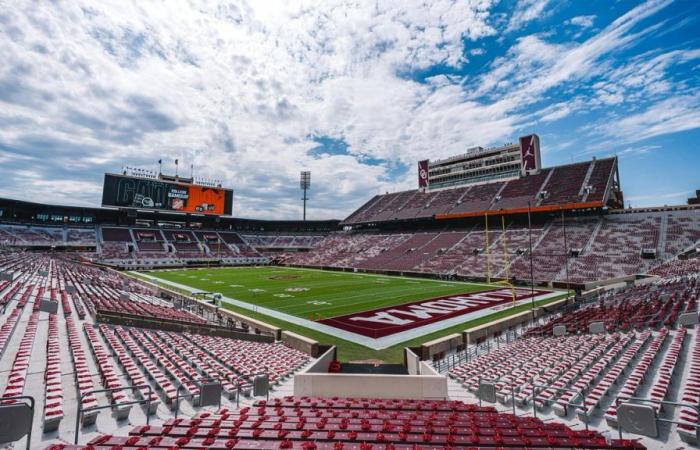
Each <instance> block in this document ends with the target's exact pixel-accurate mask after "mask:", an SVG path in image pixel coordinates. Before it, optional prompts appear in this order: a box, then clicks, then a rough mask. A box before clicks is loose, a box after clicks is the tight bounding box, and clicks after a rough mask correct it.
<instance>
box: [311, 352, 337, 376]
mask: <svg viewBox="0 0 700 450" xmlns="http://www.w3.org/2000/svg"><path fill="white" fill-rule="evenodd" d="M335 358H336V348H335V347H331V348H329V349H328V350H327V351H326V352H325V353H324V354H323V355H321V356H320V357H319V358H318V359H317V360H316V362H314V363H313V364H312V365H310V366H309V367H307V368H306V370H305V371H304V373H325V374H327V373H328V367H329V366H330V365H331V363H332V362H333V361H335Z"/></svg>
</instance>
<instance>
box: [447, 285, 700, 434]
mask: <svg viewBox="0 0 700 450" xmlns="http://www.w3.org/2000/svg"><path fill="white" fill-rule="evenodd" d="M698 301H700V278H698V276H697V275H695V276H685V277H676V278H670V279H666V280H662V281H657V282H654V283H651V284H644V285H640V286H636V287H632V288H621V289H614V290H611V291H609V292H607V293H605V294H603V295H601V296H599V297H598V298H596V299H594V300H593V301H592V303H590V304H589V305H588V306H584V307H581V308H579V309H576V310H573V311H565V312H563V313H562V314H561V315H559V316H558V317H555V318H554V319H552V320H549V321H547V322H546V323H545V324H542V325H539V326H536V327H532V328H530V329H528V330H527V332H525V333H524V335H523V336H524V337H523V338H521V339H518V340H516V341H514V342H512V343H510V344H505V345H500V346H499V347H498V348H496V349H491V350H490V351H489V352H488V353H486V352H483V353H481V354H480V353H479V352H477V353H476V356H475V357H472V358H471V359H470V360H469V361H464V362H460V363H457V364H455V365H454V366H453V367H451V368H450V369H449V375H450V377H451V378H453V379H454V380H456V381H457V382H458V383H459V384H460V385H461V386H462V388H463V389H465V391H466V392H467V393H468V394H467V396H468V398H476V397H474V394H475V393H477V391H478V388H479V384H480V382H481V380H489V381H490V382H494V383H495V387H496V392H497V393H496V397H497V401H498V403H499V404H501V405H504V406H508V407H511V408H514V409H513V410H514V411H525V410H531V409H532V408H536V409H537V410H538V411H540V412H541V414H546V413H547V412H548V411H549V412H551V413H552V414H554V415H555V416H556V417H561V418H563V420H580V421H583V422H587V423H589V424H590V425H591V426H596V427H597V429H605V428H606V427H611V428H613V429H614V428H617V427H618V426H619V423H618V418H617V409H616V406H617V403H616V402H617V401H622V400H624V399H626V398H629V397H644V398H649V399H651V400H652V401H654V402H657V403H651V405H652V407H653V408H654V409H655V410H656V411H657V413H665V415H666V416H668V417H671V418H676V419H678V420H682V421H684V422H691V423H696V422H697V417H698V416H697V413H696V412H695V410H693V408H692V407H685V406H681V407H677V408H672V407H669V405H668V404H666V405H664V404H662V403H658V402H666V401H674V399H676V398H678V401H680V402H682V403H685V404H689V405H695V406H697V405H699V404H700V395H699V393H698V390H697V380H696V379H697V376H698V373H697V363H698V354H697V353H698V352H697V348H698V331H697V330H692V331H689V329H687V328H685V327H683V326H680V325H679V322H678V321H679V316H680V315H681V314H683V313H691V314H694V315H696V316H697V305H698ZM596 322H600V323H601V324H603V329H602V331H603V332H602V333H598V334H595V333H589V326H590V324H591V323H596ZM557 327H564V331H563V333H564V334H565V335H563V336H555V334H557V333H553V330H554V329H555V328H557ZM561 332H562V331H561V330H560V334H561ZM686 365H689V366H690V367H689V368H687V369H684V366H686ZM513 402H514V403H513ZM664 409H665V411H664ZM601 418H602V419H604V420H603V421H601ZM672 433H674V434H673V437H672V439H675V440H678V442H681V441H682V442H684V443H690V444H697V440H696V433H695V429H694V428H693V427H689V426H687V425H677V426H675V427H674V430H673V431H672ZM669 445H670V444H669ZM658 448H661V447H658ZM664 448H666V447H664Z"/></svg>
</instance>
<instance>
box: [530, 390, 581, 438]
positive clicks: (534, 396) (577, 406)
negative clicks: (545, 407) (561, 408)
mask: <svg viewBox="0 0 700 450" xmlns="http://www.w3.org/2000/svg"><path fill="white" fill-rule="evenodd" d="M543 390H553V391H557V392H573V393H574V394H576V396H574V397H571V398H572V399H575V398H577V397H581V403H572V402H571V401H568V402H566V403H565V404H566V405H567V406H572V407H573V408H574V409H581V410H583V417H584V419H585V420H584V423H585V424H586V431H588V422H589V420H588V410H587V409H586V394H585V393H584V391H581V390H578V389H571V388H558V387H554V386H553V385H547V384H533V390H532V415H533V417H535V418H537V405H536V400H537V394H538V392H540V391H543ZM546 401H550V400H546Z"/></svg>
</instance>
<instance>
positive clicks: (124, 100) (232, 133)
mask: <svg viewBox="0 0 700 450" xmlns="http://www.w3.org/2000/svg"><path fill="white" fill-rule="evenodd" d="M490 6H491V1H490V0H475V1H470V2H453V1H450V0H440V1H436V2H431V3H430V4H426V3H425V2H422V1H419V0H414V1H396V2H380V3H377V2H374V1H366V2H347V1H343V0H334V1H322V2H321V1H304V2H286V1H265V2H245V1H237V2H224V1H201V2H191V3H190V2H172V3H169V5H168V7H167V8H163V7H162V5H160V4H157V3H150V2H113V3H110V2H91V1H87V0H83V1H77V2H68V3H50V4H48V3H47V4H44V5H42V6H41V7H37V5H36V4H35V3H33V2H30V1H24V2H16V3H15V4H13V8H7V9H5V10H4V11H3V12H1V13H0V35H3V36H8V38H5V37H3V38H2V40H0V58H1V59H2V60H3V61H5V62H8V63H7V64H3V65H2V66H0V104H2V108H0V124H2V126H0V158H2V159H4V160H7V161H8V164H6V165H5V166H4V169H0V172H2V182H0V186H1V187H2V188H3V190H4V192H10V187H12V189H16V191H15V192H17V194H19V195H18V196H19V197H20V198H28V196H27V194H26V192H31V190H30V189H29V187H30V186H31V185H32V184H34V180H36V179H43V178H46V179H50V180H54V181H55V182H56V183H69V182H71V181H76V184H74V185H75V186H79V184H78V183H88V184H87V185H89V186H90V189H87V188H86V189H85V191H89V192H90V194H89V195H83V196H76V195H75V193H74V192H72V191H71V192H69V191H67V190H60V189H59V190H56V191H55V192H53V193H52V196H51V201H55V202H65V203H76V202H79V203H82V204H86V203H87V204H92V205H95V204H96V203H97V202H98V199H99V189H97V188H96V187H97V186H99V183H100V181H101V173H100V172H101V171H105V170H118V168H119V167H120V166H121V165H122V164H125V163H126V164H131V165H146V166H148V165H150V166H153V165H154V164H155V161H157V160H158V159H160V158H162V159H164V160H165V161H166V162H168V163H169V165H170V167H168V168H169V169H170V170H172V163H171V162H172V161H173V160H174V159H175V158H179V159H180V161H181V162H185V163H186V164H189V163H190V162H191V163H193V164H194V165H195V168H196V171H197V173H199V174H200V175H202V176H205V175H206V176H208V177H210V178H220V179H223V180H225V182H226V184H228V185H230V186H232V187H234V188H235V189H236V192H237V194H236V204H235V207H236V214H240V215H245V216H253V215H257V216H262V217H297V216H298V212H297V209H298V207H297V203H298V202H297V201H296V199H297V197H298V193H297V192H296V179H297V176H298V171H299V170H300V169H302V168H310V169H311V170H312V171H313V172H314V175H313V176H314V187H313V190H312V196H313V197H312V198H313V201H315V202H317V203H315V205H316V206H317V208H318V209H316V210H313V209H312V213H315V214H312V217H315V218H328V217H336V218H342V217H344V216H345V215H346V214H348V213H349V212H350V211H351V210H352V209H354V208H355V207H357V206H359V204H361V203H362V202H364V201H365V200H366V199H367V198H369V196H371V195H372V194H374V193H376V192H378V191H379V190H385V189H389V188H392V187H393V181H392V180H390V179H391V178H392V177H391V176H390V173H391V171H392V170H394V167H395V164H394V163H393V161H395V160H399V161H402V162H404V163H408V162H412V161H414V160H415V156H416V155H417V154H418V153H423V152H425V151H426V148H428V147H425V146H424V147H423V148H422V149H420V150H418V148H417V147H416V146H410V145H407V143H410V141H411V133H412V130H411V123H412V122H413V121H414V120H416V117H415V110H416V109H417V108H419V106H420V105H421V103H422V102H424V101H425V100H426V98H427V97H428V96H429V95H431V93H432V91H433V90H439V89H441V86H443V85H445V84H446V83H444V82H443V83H436V84H433V85H421V84H418V83H415V82H412V81H407V80H404V79H403V78H400V77H399V75H397V74H400V73H411V72H412V71H416V70H421V69H424V68H427V67H430V66H432V65H434V64H438V63H439V64H443V65H447V66H452V67H459V66H461V65H462V64H465V63H466V60H465V58H464V56H463V55H464V52H465V49H464V45H465V44H464V43H465V42H473V41H474V40H477V39H479V38H481V37H483V36H487V35H490V34H492V33H494V30H493V29H492V28H491V27H490V26H489V24H488V18H489V9H490ZM323 135H329V136H332V137H335V138H338V139H343V140H344V141H345V142H346V143H347V144H348V154H345V155H332V156H330V157H326V158H320V159H317V158H315V157H314V156H313V155H311V154H310V153H309V150H310V149H311V148H313V147H315V146H316V145H317V144H316V143H315V142H314V141H313V140H312V136H323ZM419 141H420V142H422V143H425V142H426V141H425V139H420V140H419ZM367 157H369V158H371V159H370V160H369V162H368V160H367ZM377 159H379V160H380V161H379V162H378V163H377V162H372V161H373V160H377ZM382 160H384V161H382ZM370 163H371V164H370ZM18 167H31V169H29V170H30V171H31V174H30V175H31V176H26V177H24V176H20V175H18V173H17V172H16V171H15V172H13V171H12V169H13V168H18ZM401 183H402V182H400V183H399V184H401ZM87 185H83V188H85V187H86V186H87ZM34 186H35V187H36V185H35V184H34ZM41 188H42V189H43V187H41ZM312 205H314V203H312Z"/></svg>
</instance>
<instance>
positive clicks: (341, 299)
mask: <svg viewBox="0 0 700 450" xmlns="http://www.w3.org/2000/svg"><path fill="white" fill-rule="evenodd" d="M146 273H147V274H148V275H150V276H154V277H157V278H160V279H162V280H167V281H171V282H175V283H178V284H182V285H186V286H189V287H192V288H194V289H198V290H202V291H208V292H218V293H221V294H223V295H224V296H226V297H230V298H235V299H237V300H241V301H244V302H246V303H251V304H255V305H259V306H263V307H266V308H270V309H274V310H277V311H281V312H284V313H286V314H289V315H294V316H297V317H301V318H304V319H316V318H318V317H319V316H320V317H322V318H329V317H336V316H341V315H344V314H348V313H353V312H361V311H368V310H373V309H377V308H382V307H386V306H394V305H400V304H405V303H410V302H414V301H419V300H423V299H429V298H434V297H441V296H448V295H455V294H464V293H469V292H475V291H480V290H484V289H488V288H490V287H492V286H490V285H488V284H485V283H483V284H480V283H463V282H442V281H436V280H427V279H419V278H408V277H395V276H381V275H373V274H362V273H352V272H334V271H323V270H316V269H297V268H286V267H236V268H204V269H181V270H163V271H150V272H146ZM131 275H134V276H136V277H139V274H138V273H133V272H132V273H131ZM144 278H145V277H144ZM163 286H166V287H169V288H171V289H172V287H170V286H168V285H167V284H163ZM501 287H502V286H501ZM564 295H565V294H564V293H562V296H558V297H555V298H551V299H547V300H542V301H540V302H537V304H538V305H544V304H547V303H549V302H552V301H555V300H557V299H559V298H561V297H563V296H564ZM224 307H225V308H227V309H229V310H231V311H235V312H238V313H240V314H243V315H247V316H249V317H252V318H255V319H259V320H262V321H264V322H267V323H269V324H271V325H274V326H277V327H280V328H282V329H285V330H289V331H292V332H295V333H298V334H301V335H304V336H307V337H309V338H312V339H315V340H317V341H319V342H321V343H324V344H334V345H337V346H338V350H339V355H338V356H339V358H340V359H341V360H348V361H353V360H366V359H381V360H384V361H387V362H394V363H397V362H402V361H403V353H402V349H403V347H406V346H415V345H420V344H421V343H423V342H427V341H429V340H432V339H436V338H438V337H441V336H445V335H447V334H451V333H455V332H461V331H463V330H464V329H466V328H470V327H474V326H477V325H481V324H483V323H486V322H489V321H492V320H496V319H499V318H502V317H506V316H509V315H512V314H515V313H518V312H522V311H526V310H528V309H530V304H523V305H519V306H516V307H514V308H509V309H505V310H502V311H498V312H495V313H493V314H490V315H488V316H484V317H480V318H478V319H473V320H469V321H465V322H463V323H460V324H458V325H455V326H451V327H449V328H445V329H442V330H440V331H437V332H434V333H430V334H426V335H423V336H421V337H419V338H416V339H411V340H408V341H405V342H403V343H401V344H399V345H396V346H393V347H389V348H386V349H382V350H372V349H369V348H367V347H364V346H362V345H359V344H356V343H354V342H350V341H346V340H343V339H340V338H338V337H335V336H331V335H328V334H325V333H321V332H318V331H316V330H311V329H309V328H306V327H303V326H299V325H295V324H292V323H289V322H286V321H283V320H280V319H276V318H273V317H270V316H267V315H265V314H261V313H258V312H254V311H251V310H248V309H244V308H240V307H237V306H233V305H229V304H226V303H225V304H224Z"/></svg>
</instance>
